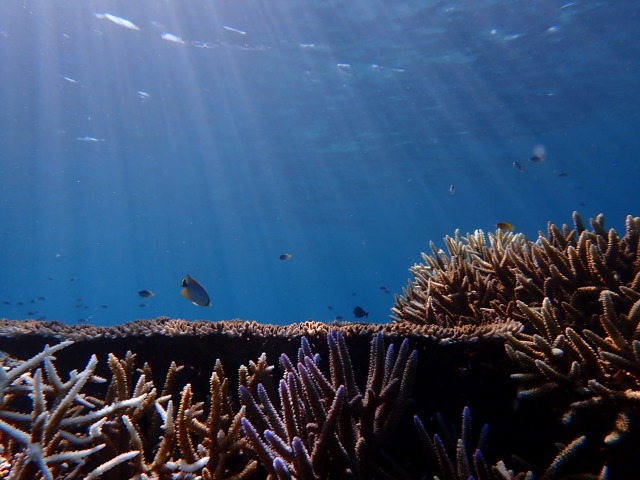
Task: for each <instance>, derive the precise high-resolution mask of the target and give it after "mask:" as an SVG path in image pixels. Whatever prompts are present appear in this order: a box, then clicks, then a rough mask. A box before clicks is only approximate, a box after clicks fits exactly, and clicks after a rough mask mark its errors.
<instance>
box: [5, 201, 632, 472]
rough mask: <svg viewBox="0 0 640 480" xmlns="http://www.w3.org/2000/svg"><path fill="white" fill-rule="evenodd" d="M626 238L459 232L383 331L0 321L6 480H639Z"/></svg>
mask: <svg viewBox="0 0 640 480" xmlns="http://www.w3.org/2000/svg"><path fill="white" fill-rule="evenodd" d="M625 227H626V232H625V234H624V236H622V237H619V236H618V234H617V233H616V232H615V231H614V230H609V231H607V230H606V229H605V227H604V218H603V217H602V216H598V217H597V218H596V219H594V220H592V221H591V229H590V230H587V229H586V228H585V225H584V222H583V221H582V219H581V218H580V216H579V215H578V214H577V213H574V215H573V225H572V226H571V227H569V226H567V225H563V226H562V227H560V228H559V227H556V226H555V225H553V224H549V225H548V228H547V232H546V233H542V232H541V233H540V234H539V236H538V238H537V239H536V241H534V242H532V241H529V240H527V239H526V238H525V237H524V236H523V235H521V234H514V233H504V232H496V233H495V234H489V235H488V236H485V234H484V233H482V232H481V231H477V232H475V233H474V234H473V235H466V236H465V237H462V236H461V235H460V234H459V232H456V234H455V236H454V237H447V238H446V239H445V243H446V248H447V250H448V253H445V252H444V251H442V250H438V249H437V248H436V247H435V245H434V244H431V250H432V255H423V259H424V262H425V263H424V264H420V265H414V266H413V267H412V268H411V272H412V273H413V275H414V277H415V280H414V281H413V282H411V283H410V284H409V285H408V287H407V288H406V289H405V290H404V295H403V296H396V301H395V306H394V307H393V309H392V314H393V319H394V321H393V322H391V323H389V324H385V325H372V324H363V323H345V324H337V325H325V324H322V323H317V322H311V321H310V322H304V323H301V324H292V325H287V326H273V325H261V324H258V323H256V322H242V321H240V320H234V321H226V322H206V321H197V322H187V321H184V320H170V319H168V318H159V319H156V320H147V321H139V322H133V323H128V324H124V325H119V326H115V327H109V328H106V327H96V326H91V325H65V324H62V323H57V322H34V321H9V320H0V367H1V368H0V477H1V478H16V479H21V478H44V479H62V478H65V479H73V478H103V479H121V478H136V479H158V480H160V479H170V478H171V479H174V478H175V479H180V478H184V479H187V478H194V479H205V480H213V479H242V478H269V479H274V480H275V479H293V478H297V479H325V478H327V479H328V478H353V479H370V478H375V479H377V478H381V479H384V478H398V479H403V478H440V479H451V480H458V479H468V478H471V477H473V478H477V479H484V480H504V479H517V480H521V479H530V478H545V479H555V478H613V479H615V478H629V477H628V475H629V472H634V471H638V470H639V469H640V455H638V454H639V453H640V448H638V445H640V219H639V218H634V217H631V216H629V217H627V220H626V224H625ZM167 351H171V355H166V354H165V353H163V352H167ZM4 352H6V353H4ZM223 364H224V367H223ZM58 372H63V373H62V374H60V373H58ZM225 372H237V375H231V376H227V374H226V373H225ZM460 411H462V412H463V414H462V423H461V424H460V425H459V426H457V425H456V426H454V425H453V424H452V423H450V419H452V418H459V415H460ZM471 411H473V419H472V417H471ZM475 420H479V421H481V422H482V423H480V424H477V425H476V424H475V423H474V421H475ZM478 427H480V428H479V430H477V429H478ZM474 431H479V434H473V432H474Z"/></svg>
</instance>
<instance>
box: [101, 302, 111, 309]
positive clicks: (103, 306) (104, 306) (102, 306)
mask: <svg viewBox="0 0 640 480" xmlns="http://www.w3.org/2000/svg"><path fill="white" fill-rule="evenodd" d="M100 308H109V305H105V304H104V303H103V304H102V305H100Z"/></svg>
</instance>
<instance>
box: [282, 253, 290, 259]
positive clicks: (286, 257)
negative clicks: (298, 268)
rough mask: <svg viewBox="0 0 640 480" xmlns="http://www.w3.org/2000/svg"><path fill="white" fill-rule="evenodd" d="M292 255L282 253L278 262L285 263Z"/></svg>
mask: <svg viewBox="0 0 640 480" xmlns="http://www.w3.org/2000/svg"><path fill="white" fill-rule="evenodd" d="M291 257H292V255H291V254H290V253H283V254H282V255H280V260H282V261H287V260H291Z"/></svg>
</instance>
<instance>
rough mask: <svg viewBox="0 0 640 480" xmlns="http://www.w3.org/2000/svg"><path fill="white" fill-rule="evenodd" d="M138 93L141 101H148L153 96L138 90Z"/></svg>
mask: <svg viewBox="0 0 640 480" xmlns="http://www.w3.org/2000/svg"><path fill="white" fill-rule="evenodd" d="M136 93H137V94H138V97H139V98H140V100H148V99H149V98H151V94H149V93H147V92H145V91H143V90H138V91H137V92H136Z"/></svg>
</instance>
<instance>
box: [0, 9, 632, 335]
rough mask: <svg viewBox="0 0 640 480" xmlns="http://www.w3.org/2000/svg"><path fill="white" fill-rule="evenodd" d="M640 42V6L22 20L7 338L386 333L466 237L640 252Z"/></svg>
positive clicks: (8, 89)
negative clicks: (41, 334)
mask: <svg viewBox="0 0 640 480" xmlns="http://www.w3.org/2000/svg"><path fill="white" fill-rule="evenodd" d="M96 13H98V14H100V13H110V14H112V15H115V16H118V17H122V18H125V19H127V20H129V21H131V22H133V23H134V24H135V25H136V26H137V27H138V28H139V30H132V29H127V28H125V27H123V26H120V25H117V24H116V23H114V22H111V21H109V19H107V18H98V17H96V15H95V14H96ZM638 25H640V4H639V3H638V2H637V1H636V0H626V1H622V0H621V1H616V2H611V1H576V2H571V3H569V2H567V1H566V0H563V1H547V0H540V1H536V2H531V1H487V0H485V1H482V0H460V1H426V0H422V1H414V0H411V1H406V2H399V1H388V0H384V1H383V0H373V1H372V0H367V1H364V0H341V1H337V0H336V1H322V2H318V1H312V0H296V1H278V2H274V1H257V0H247V1H240V0H234V1H229V0H216V1H197V0H193V1H159V0H153V1H151V0H144V1H135V2H133V1H125V0H120V1H80V0H77V1H72V0H68V1H53V0H33V1H26V2H19V1H11V0H2V1H0V155H1V157H0V161H1V173H0V259H1V265H0V268H1V271H0V301H2V302H7V303H9V304H8V305H7V304H4V303H1V304H0V317H9V318H38V317H42V316H46V318H47V319H56V320H62V321H65V322H70V323H73V322H76V321H78V320H80V319H83V320H86V321H89V322H91V323H95V324H111V323H122V322H124V321H128V320H133V319H138V318H150V317H155V316H157V315H168V316H170V317H181V318H188V319H196V318H206V319H215V320H219V319H229V318H234V317H240V318H244V319H255V320H258V321H259V322H263V323H289V322H298V321H303V320H306V319H309V318H313V319H316V320H322V321H329V320H331V319H332V318H334V317H335V316H337V315H340V316H343V317H344V318H345V319H347V320H351V319H353V318H354V317H353V313H352V311H353V308H354V307H355V306H356V305H360V306H362V307H363V308H364V309H365V310H367V311H369V312H370V315H369V320H370V321H377V322H383V321H387V320H388V315H389V309H390V307H391V306H392V305H393V295H392V294H388V293H385V292H383V291H382V290H380V287H381V286H384V287H387V288H388V289H389V290H391V291H393V292H401V289H402V287H403V286H405V285H406V283H407V280H408V278H409V273H408V268H409V267H410V266H411V265H412V264H413V263H414V262H418V261H420V252H421V251H427V249H428V242H429V241H430V240H434V241H435V242H436V243H437V244H438V245H440V246H441V245H443V242H442V237H444V236H445V235H450V234H453V232H454V230H455V229H456V228H459V229H460V230H461V231H462V232H463V233H464V232H470V231H474V230H475V229H477V228H480V229H483V230H484V231H485V232H488V231H493V230H495V224H496V222H499V221H510V222H512V223H514V224H515V225H516V226H517V230H518V231H521V232H524V233H525V234H526V235H527V236H528V237H530V238H535V236H536V235H537V232H538V230H540V229H545V228H546V224H547V221H548V220H551V221H553V222H554V223H558V224H562V223H570V222H571V212H572V211H573V210H578V211H580V212H581V214H582V215H583V216H584V217H585V218H589V217H593V216H595V215H596V214H598V213H604V214H605V216H606V218H607V224H608V225H609V226H612V227H615V228H617V229H622V228H623V222H624V218H625V216H626V215H627V214H633V215H635V216H637V215H640V195H639V194H638V178H640V167H639V166H638V155H637V152H638V149H639V147H640V135H639V133H640V128H639V127H640V117H639V113H638V112H639V107H640V101H639V89H638V85H640V41H639V40H640V38H639V35H638V33H637V26H638ZM225 27H230V28H231V29H230V28H225ZM232 29H236V30H239V31H242V32H245V33H244V34H241V33H239V32H238V31H234V30H232ZM163 33H171V34H173V35H176V36H179V37H180V38H182V39H183V41H184V43H183V44H181V43H176V42H171V41H167V40H165V39H163V38H161V35H162V34H163ZM340 64H348V65H349V66H344V65H342V66H339V65H340ZM139 92H144V93H145V94H147V95H146V96H145V95H142V94H141V93H139ZM88 137H91V138H93V139H96V140H97V141H90V140H88ZM537 144H542V145H544V147H545V148H546V151H547V155H546V158H545V161H544V162H542V163H531V162H528V160H527V159H528V158H529V157H530V156H531V152H532V149H533V148H534V147H535V145H537ZM514 161H517V162H519V163H521V164H522V165H523V166H524V167H525V171H524V172H519V171H517V170H516V169H515V168H514V167H513V162H514ZM452 184H453V185H455V194H454V195H451V194H450V193H449V189H450V185H452ZM284 252H289V253H291V254H292V255H293V258H292V259H291V260H290V261H287V262H282V261H280V260H279V258H278V257H279V255H280V254H282V253H284ZM186 273H189V274H191V275H192V276H193V277H195V278H196V279H198V280H199V281H200V282H201V283H202V284H203V285H204V286H205V287H206V288H207V289H208V290H209V293H210V295H211V297H212V300H213V303H214V306H213V307H212V308H200V307H197V306H194V305H192V304H190V303H189V302H188V301H186V300H185V299H183V298H182V297H181V296H180V294H179V290H180V279H181V278H182V276H183V275H184V274H186ZM142 289H151V290H153V291H154V292H155V293H156V295H155V296H154V297H152V298H149V299H142V298H139V297H138V296H137V294H136V292H137V291H138V290H142ZM19 302H22V303H23V305H18V303H19ZM32 302H33V303H32ZM140 304H146V306H140ZM329 306H331V307H332V308H333V309H332V310H331V309H329V308H328V307H329ZM28 312H31V313H28Z"/></svg>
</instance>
